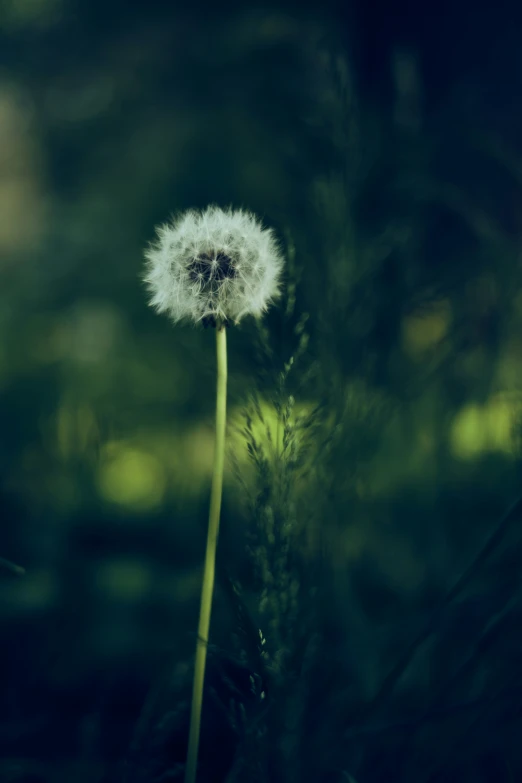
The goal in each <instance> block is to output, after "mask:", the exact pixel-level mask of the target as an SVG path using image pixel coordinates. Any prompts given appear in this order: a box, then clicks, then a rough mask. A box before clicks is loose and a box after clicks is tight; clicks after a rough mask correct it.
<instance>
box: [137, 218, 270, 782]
mask: <svg viewBox="0 0 522 783" xmlns="http://www.w3.org/2000/svg"><path fill="white" fill-rule="evenodd" d="M146 259H147V274H146V277H145V282H146V284H147V286H148V289H149V292H150V294H151V299H150V304H151V305H152V306H153V307H154V308H155V309H156V310H157V311H158V312H160V313H167V315H169V316H170V317H171V318H172V320H173V321H174V322H175V323H177V322H179V321H182V320H189V321H193V322H194V323H200V322H201V323H203V325H204V326H213V327H215V329H216V350H217V398H216V443H215V451H214V469H213V473H212V489H211V494H210V513H209V525H208V533H207V546H206V553H205V565H204V570H203V585H202V591H201V605H200V614H199V626H198V639H197V645H196V661H195V667H194V683H193V690H192V706H191V716H190V730H189V742H188V750H187V764H186V767H185V783H194V781H195V779H196V769H197V757H198V746H199V735H200V724H201V705H202V700H203V683H204V679H205V665H206V657H207V647H208V634H209V627H210V614H211V607H212V594H213V590H214V574H215V561H216V548H217V540H218V533H219V517H220V510H221V496H222V489H223V466H224V458H225V426H226V389H227V344H226V327H227V326H229V325H230V324H232V323H233V324H238V323H239V322H240V321H241V319H242V318H243V317H244V316H246V315H254V316H260V315H262V313H264V312H265V311H266V310H267V308H268V306H269V304H270V303H271V302H272V301H274V300H275V299H276V298H277V296H278V294H279V284H280V276H281V272H282V267H283V259H282V256H281V253H280V251H279V248H278V245H277V242H276V240H275V237H274V234H273V232H272V230H271V229H265V228H263V227H262V225H261V224H260V223H259V221H258V220H257V219H256V217H255V216H254V215H253V214H252V213H250V212H246V211H244V210H232V209H228V210H222V209H220V208H219V207H216V206H210V207H209V208H208V209H206V210H205V211H203V212H198V211H195V210H190V211H188V212H186V213H184V214H182V215H181V216H179V217H177V218H176V219H175V220H174V221H172V222H171V223H169V224H166V225H164V226H161V227H160V228H159V229H158V231H157V241H156V243H155V244H153V245H152V246H151V247H150V248H149V249H148V250H147V252H146Z"/></svg>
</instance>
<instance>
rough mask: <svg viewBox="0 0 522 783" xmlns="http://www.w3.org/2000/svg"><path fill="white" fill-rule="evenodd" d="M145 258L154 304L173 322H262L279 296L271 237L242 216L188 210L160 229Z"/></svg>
mask: <svg viewBox="0 0 522 783" xmlns="http://www.w3.org/2000/svg"><path fill="white" fill-rule="evenodd" d="M157 234H158V237H157V241H156V243H155V244H153V245H152V246H151V248H150V249H149V250H148V251H147V252H146V258H147V262H148V270H147V276H146V278H145V282H146V283H147V285H148V288H149V291H150V293H151V300H150V304H151V305H152V306H153V307H155V308H156V310H157V311H158V312H160V313H167V314H168V315H169V316H170V317H171V318H172V319H173V321H174V322H178V321H181V320H184V319H188V320H192V321H194V322H195V323H198V322H200V321H201V322H203V323H204V324H205V325H207V324H210V325H213V326H215V325H216V324H217V322H218V321H219V322H221V323H224V324H228V323H229V322H231V321H232V322H233V323H235V324H238V323H239V322H240V320H241V319H242V318H243V317H244V316H245V315H249V314H250V315H254V316H260V315H262V313H263V312H265V310H266V309H267V307H268V305H269V304H270V302H271V301H273V300H274V299H275V298H276V297H277V295H278V293H279V278H280V275H281V270H282V264H283V262H282V257H281V255H280V253H279V248H278V246H277V243H276V241H275V238H274V235H273V232H272V231H271V230H270V229H264V228H263V227H262V226H261V225H260V223H259V222H258V220H257V219H256V217H255V216H254V215H253V214H251V213H250V212H246V211H244V210H231V209H229V210H222V209H219V207H215V206H211V207H209V208H208V209H207V210H205V211H204V212H198V211H196V210H189V211H188V212H185V213H184V214H182V215H181V216H180V217H178V218H177V219H175V220H174V221H173V222H172V223H167V224H166V225H164V226H161V227H160V228H159V229H158V232H157Z"/></svg>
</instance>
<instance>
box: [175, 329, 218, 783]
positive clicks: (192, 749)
mask: <svg viewBox="0 0 522 783" xmlns="http://www.w3.org/2000/svg"><path fill="white" fill-rule="evenodd" d="M216 352H217V397H216V442H215V451H214V470H213V473H212V490H211V494H210V513H209V520H208V533H207V548H206V553H205V566H204V570H203V586H202V590H201V606H200V610H199V626H198V638H197V643H196V662H195V667H194V683H193V688H192V706H191V712H190V731H189V741H188V750H187V764H186V767H185V783H195V781H196V772H197V763H198V748H199V735H200V727H201V706H202V702H203V683H204V680H205V665H206V662H207V648H208V634H209V628H210V613H211V609H212V594H213V592H214V577H215V571H216V549H217V541H218V534H219V516H220V511H221V496H222V494H223V467H224V462H225V428H226V415H227V333H226V328H225V325H224V324H219V323H218V324H217V325H216Z"/></svg>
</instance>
